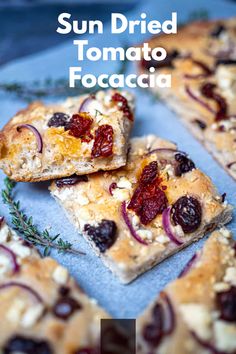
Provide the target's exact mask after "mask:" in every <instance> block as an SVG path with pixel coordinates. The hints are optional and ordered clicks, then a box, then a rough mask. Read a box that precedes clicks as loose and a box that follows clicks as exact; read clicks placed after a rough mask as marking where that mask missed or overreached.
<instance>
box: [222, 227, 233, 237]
mask: <svg viewBox="0 0 236 354" xmlns="http://www.w3.org/2000/svg"><path fill="white" fill-rule="evenodd" d="M220 233H221V234H222V235H223V236H224V237H226V238H230V236H231V233H230V231H229V230H227V229H225V228H221V229H220Z"/></svg>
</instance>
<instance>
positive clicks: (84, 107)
mask: <svg viewBox="0 0 236 354" xmlns="http://www.w3.org/2000/svg"><path fill="white" fill-rule="evenodd" d="M94 100H95V96H89V97H86V98H85V99H84V100H83V102H82V103H81V105H80V108H79V113H81V112H88V113H89V105H90V103H91V101H94Z"/></svg>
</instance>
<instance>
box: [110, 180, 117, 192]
mask: <svg viewBox="0 0 236 354" xmlns="http://www.w3.org/2000/svg"><path fill="white" fill-rule="evenodd" d="M116 188H117V183H116V182H113V183H111V184H110V186H109V193H110V195H113V190H114V189H116Z"/></svg>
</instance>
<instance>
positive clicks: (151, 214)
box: [128, 161, 168, 225]
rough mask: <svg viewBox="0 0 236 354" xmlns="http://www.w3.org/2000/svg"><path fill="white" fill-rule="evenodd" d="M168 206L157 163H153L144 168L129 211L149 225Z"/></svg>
mask: <svg viewBox="0 0 236 354" xmlns="http://www.w3.org/2000/svg"><path fill="white" fill-rule="evenodd" d="M167 204H168V201H167V198H166V195H165V193H164V191H163V190H162V189H161V188H160V178H159V176H158V166H157V162H156V161H153V162H151V163H149V164H148V165H147V166H145V167H144V169H143V172H142V174H141V177H140V179H139V186H138V187H137V188H136V190H135V191H134V194H133V197H132V198H131V201H130V203H129V205H128V209H131V210H133V211H134V212H135V213H136V214H137V215H138V216H139V218H140V221H141V223H142V224H144V225H147V224H149V223H150V222H151V221H152V220H153V219H155V217H156V216H157V215H158V214H161V213H162V212H163V211H164V209H166V208H167Z"/></svg>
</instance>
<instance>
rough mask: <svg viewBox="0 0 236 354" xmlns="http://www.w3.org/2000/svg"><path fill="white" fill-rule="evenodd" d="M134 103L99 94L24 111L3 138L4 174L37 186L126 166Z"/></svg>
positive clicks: (124, 95)
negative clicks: (41, 183)
mask: <svg viewBox="0 0 236 354" xmlns="http://www.w3.org/2000/svg"><path fill="white" fill-rule="evenodd" d="M133 106H134V103H133V97H132V96H131V95H130V94H128V93H127V92H120V93H119V92H117V91H114V90H110V91H98V92H97V93H96V94H94V95H90V96H88V95H85V96H79V97H75V98H69V99H67V100H66V101H64V102H61V103H58V104H55V105H48V106H46V105H44V104H43V103H40V102H35V103H33V104H31V105H30V106H29V107H28V108H26V109H25V110H23V111H20V112H19V113H18V114H17V115H16V116H15V117H14V118H12V119H11V120H10V121H9V123H8V124H7V125H6V126H5V127H4V128H3V130H2V132H0V168H2V169H3V171H4V172H5V174H6V175H8V176H9V177H10V178H11V179H13V180H15V181H23V182H25V181H28V182H37V181H43V180H49V179H53V178H60V177H65V176H71V175H72V174H74V173H76V174H77V175H83V174H85V173H86V174H87V173H93V172H96V171H98V170H112V169H116V168H119V167H121V166H124V165H125V164H126V159H127V148H128V139H129V134H130V130H131V127H132V125H133V108H134V107H133Z"/></svg>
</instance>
